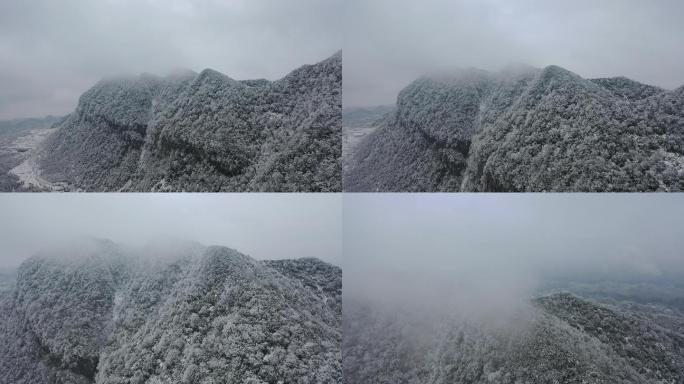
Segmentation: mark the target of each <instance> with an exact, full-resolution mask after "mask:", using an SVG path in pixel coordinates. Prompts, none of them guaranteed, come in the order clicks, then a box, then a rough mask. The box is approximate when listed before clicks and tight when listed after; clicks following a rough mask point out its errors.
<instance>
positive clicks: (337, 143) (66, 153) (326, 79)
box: [27, 52, 342, 192]
mask: <svg viewBox="0 0 684 384" xmlns="http://www.w3.org/2000/svg"><path fill="white" fill-rule="evenodd" d="M341 145H342V54H341V52H339V53H337V54H335V55H333V56H332V57H330V58H328V59H326V60H324V61H321V62H319V63H317V64H314V65H305V66H303V67H301V68H299V69H296V70H294V71H292V72H291V73H290V74H288V75H287V76H285V77H284V78H282V79H280V80H277V81H267V80H245V81H237V80H233V79H231V78H229V77H228V76H225V75H223V74H221V73H219V72H216V71H214V70H211V69H206V70H204V71H202V72H201V73H199V74H196V73H194V72H190V71H188V72H181V73H176V74H174V75H170V76H168V77H157V76H154V75H149V74H144V75H141V76H139V77H134V78H118V79H108V80H103V81H101V82H99V83H98V84H96V85H95V86H94V87H93V88H91V89H90V90H88V91H87V92H85V93H84V94H83V95H82V96H81V98H80V100H79V103H78V107H77V108H76V110H75V111H74V112H73V113H72V114H70V115H69V116H68V117H67V118H66V119H65V121H64V122H62V123H61V124H59V125H58V126H57V130H56V132H55V133H54V134H52V135H51V136H50V137H48V138H47V139H46V140H45V141H44V142H43V143H42V145H41V146H40V149H39V150H38V151H36V154H35V161H34V162H33V163H32V164H31V165H30V167H29V166H28V165H27V168H31V169H32V170H33V171H32V172H29V173H31V174H32V175H34V177H33V178H34V179H39V180H41V183H39V184H41V185H39V187H41V186H42V187H43V188H44V189H50V185H51V184H57V185H66V186H67V188H68V189H73V190H85V191H119V190H123V191H305V192H318V191H340V190H341V178H342V176H341V167H342V163H341V162H342V160H341V155H342V154H341V153H342V149H341ZM28 183H29V184H30V183H31V180H28ZM34 184H35V183H34Z"/></svg>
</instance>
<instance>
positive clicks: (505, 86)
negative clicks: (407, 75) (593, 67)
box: [344, 66, 684, 191]
mask: <svg viewBox="0 0 684 384" xmlns="http://www.w3.org/2000/svg"><path fill="white" fill-rule="evenodd" d="M344 177H345V180H344V185H345V190H348V191H681V190H684V87H679V88H677V89H675V90H673V91H668V90H664V89H661V88H658V87H654V86H649V85H644V84H640V83H638V82H636V81H633V80H630V79H627V78H624V77H616V78H604V79H583V78H581V77H580V76H578V75H576V74H574V73H572V72H570V71H567V70H565V69H563V68H560V67H557V66H549V67H546V68H544V69H537V68H532V67H525V66H515V67H511V68H507V69H505V70H503V71H501V72H498V73H491V72H486V71H480V70H476V69H471V70H463V71H460V72H457V73H454V74H449V75H446V76H433V77H424V78H420V79H418V80H416V81H414V82H413V83H412V84H410V85H409V86H408V87H406V88H405V89H403V90H402V91H401V92H400V94H399V96H398V99H397V110H396V112H395V114H394V116H393V117H392V118H391V119H387V120H386V121H385V122H384V123H383V124H381V125H380V126H379V128H378V129H377V130H375V132H373V133H372V134H371V135H369V136H368V137H367V138H365V139H364V140H363V141H362V142H361V143H360V144H359V145H358V147H357V149H356V150H355V151H354V153H353V159H352V160H351V165H350V167H349V170H348V171H347V172H345V175H344Z"/></svg>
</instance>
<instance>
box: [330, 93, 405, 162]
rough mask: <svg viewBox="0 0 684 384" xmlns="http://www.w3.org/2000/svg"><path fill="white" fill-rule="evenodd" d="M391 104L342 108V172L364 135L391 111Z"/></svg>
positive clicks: (372, 129) (371, 130)
mask: <svg viewBox="0 0 684 384" xmlns="http://www.w3.org/2000/svg"><path fill="white" fill-rule="evenodd" d="M393 110H394V107H392V106H377V107H373V108H344V109H343V110H342V156H343V172H346V171H347V170H348V169H349V165H350V162H351V159H352V158H353V157H354V152H355V150H356V148H357V146H358V145H359V143H360V142H361V141H362V140H363V138H364V137H366V136H368V135H369V134H371V133H372V132H373V131H375V128H377V126H378V124H380V123H381V120H382V118H383V117H385V115H387V114H390V113H392V111H393Z"/></svg>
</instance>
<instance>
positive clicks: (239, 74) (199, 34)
mask: <svg viewBox="0 0 684 384" xmlns="http://www.w3.org/2000/svg"><path fill="white" fill-rule="evenodd" d="M342 4H343V0H287V1H280V0H98V1H92V0H60V1H54V0H30V1H25V0H2V1H0V85H1V86H0V119H7V118H16V117H33V116H42V115H47V114H55V115H62V114H66V113H69V112H71V111H72V110H73V108H74V107H75V106H76V102H77V99H78V97H79V96H80V94H81V93H83V92H84V91H85V90H87V89H88V88H89V87H91V86H92V85H93V84H94V83H95V82H97V81H98V80H99V79H101V78H102V77H107V76H115V75H120V74H139V73H142V72H148V73H154V74H160V75H163V74H166V73H168V72H170V71H173V70H175V69H179V68H187V69H192V70H194V71H196V72H199V71H201V70H202V69H204V68H213V69H216V70H218V71H220V72H223V73H224V74H226V75H228V76H230V77H232V78H235V79H247V78H267V79H272V80H273V79H278V78H280V77H282V76H284V75H285V74H287V73H288V72H289V71H291V70H293V69H295V68H297V67H299V66H301V65H303V64H313V63H315V62H318V61H320V60H323V59H325V58H327V57H328V56H330V55H332V54H333V53H335V52H336V51H338V50H339V49H341V48H342V24H341V21H342V18H341V14H342V8H341V7H342Z"/></svg>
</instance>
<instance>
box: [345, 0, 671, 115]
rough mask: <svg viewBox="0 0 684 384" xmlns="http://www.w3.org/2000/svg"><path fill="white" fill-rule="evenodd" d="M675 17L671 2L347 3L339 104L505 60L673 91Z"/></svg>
mask: <svg viewBox="0 0 684 384" xmlns="http://www.w3.org/2000/svg"><path fill="white" fill-rule="evenodd" d="M683 16H684V3H682V2H681V1H677V0H663V1H651V2H645V1H638V0H627V1H619V0H608V1H600V2H596V1H590V0H580V1H572V2H562V1H543V0H522V1H514V2H512V1H506V0H484V1H482V0H458V1H449V0H427V1H420V2H417V1H410V0H373V1H366V0H349V1H348V2H347V9H346V17H345V20H344V23H345V32H346V39H345V47H344V50H345V63H344V75H345V77H344V81H345V84H344V86H345V88H344V91H345V93H344V102H345V106H359V105H374V104H390V103H393V102H394V101H395V98H396V95H397V93H398V92H399V90H401V88H403V87H404V86H405V85H407V84H408V83H409V82H411V81H412V80H414V79H415V78H417V77H419V76H421V75H423V74H426V73H430V72H434V71H444V70H450V69H451V70H453V69H455V68H465V67H476V68H481V69H486V70H499V69H501V68H502V67H504V66H506V65H508V64H510V63H525V64H529V65H533V66H537V67H544V66H547V65H551V64H555V65H559V66H562V67H564V68H567V69H569V70H571V71H574V72H576V73H578V74H580V75H581V76H584V77H607V76H618V75H620V76H627V77H630V78H633V79H635V80H638V81H641V82H645V83H648V84H652V85H658V86H661V87H664V88H669V89H672V88H676V87H679V86H681V85H684V71H682V70H681V68H682V62H683V61H684V60H683V59H684V51H682V49H681V48H680V45H681V36H682V35H683V34H684V24H682V23H681V19H682V17H683Z"/></svg>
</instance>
